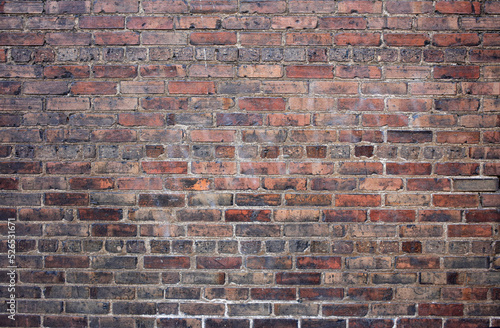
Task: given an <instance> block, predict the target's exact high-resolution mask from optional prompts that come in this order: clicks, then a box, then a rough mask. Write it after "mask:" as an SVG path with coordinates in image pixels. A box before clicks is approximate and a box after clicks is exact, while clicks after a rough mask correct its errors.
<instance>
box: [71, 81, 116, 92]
mask: <svg viewBox="0 0 500 328" xmlns="http://www.w3.org/2000/svg"><path fill="white" fill-rule="evenodd" d="M116 90H117V89H116V83H115V82H74V83H73V84H72V85H71V93H72V94H75V95H114V94H116Z"/></svg>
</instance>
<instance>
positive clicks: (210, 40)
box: [190, 32, 236, 45]
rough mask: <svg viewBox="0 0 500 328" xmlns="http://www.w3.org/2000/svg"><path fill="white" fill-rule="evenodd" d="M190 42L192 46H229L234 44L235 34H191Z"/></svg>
mask: <svg viewBox="0 0 500 328" xmlns="http://www.w3.org/2000/svg"><path fill="white" fill-rule="evenodd" d="M190 42H191V44H194V45H231V44H236V33H234V32H192V33H191V36H190Z"/></svg>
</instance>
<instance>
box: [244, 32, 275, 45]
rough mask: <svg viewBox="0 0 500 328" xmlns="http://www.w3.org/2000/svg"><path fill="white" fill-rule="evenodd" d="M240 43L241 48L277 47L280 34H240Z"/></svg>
mask: <svg viewBox="0 0 500 328" xmlns="http://www.w3.org/2000/svg"><path fill="white" fill-rule="evenodd" d="M240 43H241V45H242V46H279V45H281V33H272V32H270V33H266V32H241V33H240Z"/></svg>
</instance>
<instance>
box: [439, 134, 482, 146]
mask: <svg viewBox="0 0 500 328" xmlns="http://www.w3.org/2000/svg"><path fill="white" fill-rule="evenodd" d="M437 142H440V143H451V144H467V143H472V144H475V143H479V132H447V131H445V132H437Z"/></svg>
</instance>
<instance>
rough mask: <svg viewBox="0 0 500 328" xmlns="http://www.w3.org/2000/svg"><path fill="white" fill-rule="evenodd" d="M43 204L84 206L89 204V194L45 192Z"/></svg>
mask: <svg viewBox="0 0 500 328" xmlns="http://www.w3.org/2000/svg"><path fill="white" fill-rule="evenodd" d="M44 204H45V205H49V206H50V205H58V206H86V205H89V195H88V194H83V193H45V199H44Z"/></svg>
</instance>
